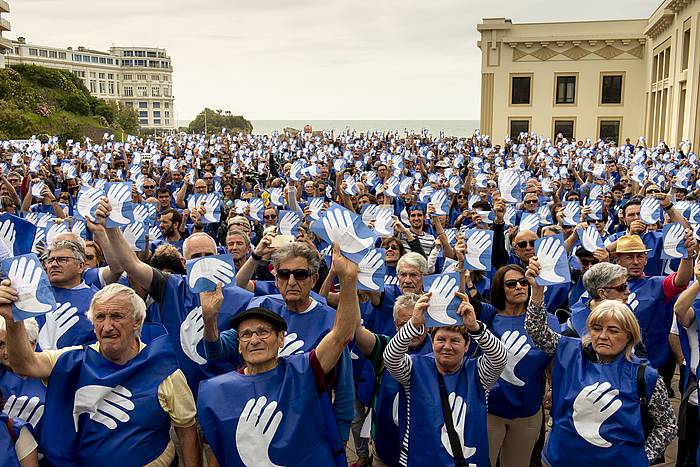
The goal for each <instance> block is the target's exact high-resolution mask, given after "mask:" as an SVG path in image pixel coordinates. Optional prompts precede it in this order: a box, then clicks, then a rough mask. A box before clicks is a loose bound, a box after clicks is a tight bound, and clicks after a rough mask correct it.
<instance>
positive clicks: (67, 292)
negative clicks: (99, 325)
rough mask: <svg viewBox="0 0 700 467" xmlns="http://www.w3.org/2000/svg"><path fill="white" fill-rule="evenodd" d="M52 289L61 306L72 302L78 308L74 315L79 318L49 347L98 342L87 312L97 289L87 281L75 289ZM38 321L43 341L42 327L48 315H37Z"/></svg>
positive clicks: (72, 305) (58, 347)
mask: <svg viewBox="0 0 700 467" xmlns="http://www.w3.org/2000/svg"><path fill="white" fill-rule="evenodd" d="M51 289H52V290H53V294H54V297H56V303H57V304H58V305H59V306H60V305H61V304H65V303H70V304H71V306H70V308H72V307H75V308H77V309H78V311H77V312H76V313H75V315H74V316H73V317H77V318H78V320H77V321H76V322H75V324H72V325H71V326H70V328H69V329H68V330H67V331H66V332H65V333H64V334H63V335H61V336H60V337H58V339H57V341H56V343H55V344H56V345H55V347H54V346H50V347H49V348H56V349H60V348H63V347H70V346H74V345H87V344H92V343H94V342H96V341H97V337H95V331H94V328H93V326H92V323H91V322H90V320H88V318H87V312H88V309H89V308H90V302H91V301H92V297H93V296H94V295H95V294H96V293H97V289H96V288H94V287H90V286H88V285H87V284H85V283H83V284H81V285H79V286H78V287H76V288H73V289H63V288H60V287H51ZM54 313H55V312H54ZM36 321H37V323H39V330H40V331H39V336H40V339H39V341H40V342H41V328H43V326H44V324H45V323H46V316H45V315H41V316H37V317H36ZM67 322H68V323H70V322H71V319H69V320H67Z"/></svg>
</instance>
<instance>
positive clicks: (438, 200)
mask: <svg viewBox="0 0 700 467" xmlns="http://www.w3.org/2000/svg"><path fill="white" fill-rule="evenodd" d="M446 200H447V196H445V190H439V191H436V192H435V194H433V197H432V199H431V200H430V204H432V205H433V206H434V207H435V214H437V215H439V216H444V215H446V214H447V213H446V212H445V210H444V209H443V204H444V203H445V201H446Z"/></svg>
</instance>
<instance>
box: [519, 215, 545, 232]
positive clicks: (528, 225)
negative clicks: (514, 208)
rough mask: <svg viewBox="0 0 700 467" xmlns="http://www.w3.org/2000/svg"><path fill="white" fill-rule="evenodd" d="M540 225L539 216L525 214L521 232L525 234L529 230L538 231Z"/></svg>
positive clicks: (521, 222)
mask: <svg viewBox="0 0 700 467" xmlns="http://www.w3.org/2000/svg"><path fill="white" fill-rule="evenodd" d="M539 225H540V218H539V216H538V215H537V214H523V216H522V217H521V218H520V228H519V229H518V230H519V231H520V232H525V231H527V230H537V227H539Z"/></svg>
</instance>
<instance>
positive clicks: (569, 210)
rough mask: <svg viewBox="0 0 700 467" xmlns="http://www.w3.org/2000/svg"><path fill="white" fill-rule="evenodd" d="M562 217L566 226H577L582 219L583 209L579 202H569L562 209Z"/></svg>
mask: <svg viewBox="0 0 700 467" xmlns="http://www.w3.org/2000/svg"><path fill="white" fill-rule="evenodd" d="M562 216H563V218H562V223H563V224H564V225H576V224H578V222H579V219H580V217H581V207H580V206H579V204H578V203H577V202H568V203H566V204H565V205H564V209H562Z"/></svg>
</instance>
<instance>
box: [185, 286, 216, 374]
mask: <svg viewBox="0 0 700 467" xmlns="http://www.w3.org/2000/svg"><path fill="white" fill-rule="evenodd" d="M202 293H206V292H202ZM210 293H211V292H210ZM203 337H204V320H203V319H202V307H201V306H198V307H196V308H194V309H193V310H192V311H190V312H189V313H188V314H187V317H186V318H185V319H184V320H183V321H182V324H181V325H180V347H181V348H182V352H183V353H184V354H185V355H187V357H189V359H190V360H192V361H193V362H195V363H197V364H199V365H204V364H205V363H207V359H206V358H204V357H202V356H201V355H200V354H199V352H197V344H199V343H200V342H201V341H202V338H203Z"/></svg>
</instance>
